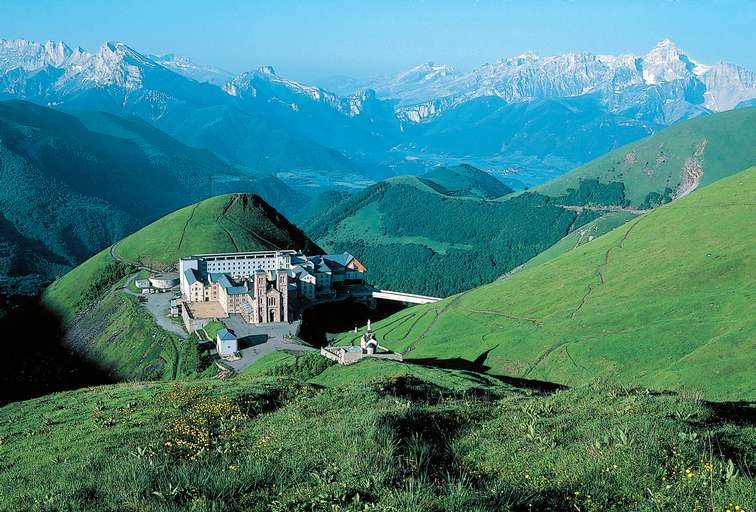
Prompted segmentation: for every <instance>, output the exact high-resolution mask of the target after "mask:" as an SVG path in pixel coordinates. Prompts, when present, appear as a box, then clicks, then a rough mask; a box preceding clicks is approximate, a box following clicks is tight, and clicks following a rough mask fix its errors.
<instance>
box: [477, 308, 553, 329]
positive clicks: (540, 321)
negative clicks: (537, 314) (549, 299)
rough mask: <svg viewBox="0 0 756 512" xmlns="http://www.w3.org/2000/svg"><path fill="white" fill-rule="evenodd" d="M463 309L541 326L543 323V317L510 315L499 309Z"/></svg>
mask: <svg viewBox="0 0 756 512" xmlns="http://www.w3.org/2000/svg"><path fill="white" fill-rule="evenodd" d="M465 311H469V312H470V313H478V314H481V315H495V316H501V317H504V318H506V319H507V320H521V321H523V322H530V323H532V324H533V325H535V326H536V327H541V326H542V325H543V319H542V318H530V317H527V316H515V315H510V314H508V313H502V312H501V311H491V310H488V309H465Z"/></svg>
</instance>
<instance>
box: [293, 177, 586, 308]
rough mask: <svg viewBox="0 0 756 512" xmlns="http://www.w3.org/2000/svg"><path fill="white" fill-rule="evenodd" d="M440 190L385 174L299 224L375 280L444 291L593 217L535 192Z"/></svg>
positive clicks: (508, 265)
mask: <svg viewBox="0 0 756 512" xmlns="http://www.w3.org/2000/svg"><path fill="white" fill-rule="evenodd" d="M431 185H433V186H431ZM439 190H444V191H446V189H444V188H443V187H440V186H439V185H437V184H436V183H435V182H432V181H430V180H424V179H423V177H422V176H421V177H419V178H417V177H399V178H391V179H389V180H386V181H383V182H380V183H378V184H377V185H374V186H371V187H368V188H367V189H365V190H363V191H361V192H358V193H356V194H353V195H351V196H348V197H346V198H345V199H343V200H341V201H339V202H337V203H335V204H330V205H327V207H326V208H325V210H324V212H323V213H322V214H321V215H320V216H317V217H314V218H312V219H310V220H309V221H307V222H304V223H303V228H304V229H305V231H306V232H307V233H308V234H309V236H310V237H311V238H313V239H314V240H316V241H317V242H318V243H319V244H320V245H322V246H323V247H324V248H326V249H328V250H332V251H338V252H340V251H344V250H346V251H349V252H351V253H352V254H354V255H355V256H356V257H357V258H358V259H359V260H360V261H361V262H362V263H363V264H365V266H366V267H367V268H368V275H369V280H370V282H371V283H372V284H374V285H376V286H378V287H381V288H389V289H392V290H397V291H403V292H414V293H421V294H425V295H434V296H447V295H450V294H452V293H455V292H459V291H462V290H465V289H468V288H472V287H475V286H479V285H481V284H484V283H487V282H490V281H492V280H494V279H496V278H497V277H498V276H500V275H501V274H504V273H505V272H508V271H509V270H511V269H513V268H515V267H516V266H518V265H520V264H521V263H524V262H525V261H527V260H528V259H530V258H532V257H534V256H535V255H537V254H538V253H540V252H541V251H544V250H545V249H547V248H548V247H550V246H551V245H552V244H554V243H555V242H557V241H558V240H559V239H561V238H562V237H564V236H565V235H567V234H568V233H569V232H570V231H571V230H573V229H575V228H576V227H577V226H580V225H581V224H583V223H585V222H588V221H590V220H593V219H594V218H596V217H597V216H599V213H596V212H593V211H589V210H586V211H583V212H580V213H578V212H576V211H572V210H568V209H566V208H562V207H560V206H558V205H557V204H555V203H554V202H553V201H550V200H549V198H548V197H546V196H543V195H539V194H531V193H525V194H520V195H518V196H516V197H513V198H512V199H510V200H507V201H489V200H485V199H480V198H478V197H455V196H450V195H447V194H445V193H441V192H439ZM501 190H503V189H501Z"/></svg>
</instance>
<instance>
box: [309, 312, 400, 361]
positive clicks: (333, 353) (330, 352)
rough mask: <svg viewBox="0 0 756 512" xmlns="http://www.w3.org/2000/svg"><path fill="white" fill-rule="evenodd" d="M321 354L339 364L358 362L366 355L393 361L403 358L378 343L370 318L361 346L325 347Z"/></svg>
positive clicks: (361, 339) (361, 338)
mask: <svg viewBox="0 0 756 512" xmlns="http://www.w3.org/2000/svg"><path fill="white" fill-rule="evenodd" d="M320 355H322V356H323V357H325V358H328V359H330V360H332V361H336V362H337V363H339V364H352V363H356V362H357V361H360V360H361V359H363V358H365V357H374V358H376V359H390V360H392V361H401V360H402V355H401V354H398V353H396V352H392V351H391V350H389V349H387V348H386V347H382V346H380V345H379V344H378V340H377V339H376V337H375V333H374V332H373V330H372V329H371V327H370V320H368V324H367V331H365V334H363V335H362V336H361V337H360V346H359V347H358V346H356V345H351V346H348V347H323V348H321V349H320Z"/></svg>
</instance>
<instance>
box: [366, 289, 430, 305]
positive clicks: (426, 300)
mask: <svg viewBox="0 0 756 512" xmlns="http://www.w3.org/2000/svg"><path fill="white" fill-rule="evenodd" d="M373 298H374V299H383V300H393V301H395V302H407V303H409V304H431V303H433V302H438V301H440V300H441V299H440V298H439V297H429V296H427V295H417V294H414V293H402V292H393V291H391V290H373Z"/></svg>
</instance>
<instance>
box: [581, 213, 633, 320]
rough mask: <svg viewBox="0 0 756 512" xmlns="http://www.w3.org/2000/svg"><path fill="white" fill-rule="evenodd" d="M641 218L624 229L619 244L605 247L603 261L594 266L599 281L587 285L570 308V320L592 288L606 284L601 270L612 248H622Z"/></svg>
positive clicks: (586, 299) (591, 291)
mask: <svg viewBox="0 0 756 512" xmlns="http://www.w3.org/2000/svg"><path fill="white" fill-rule="evenodd" d="M642 219H643V217H640V218H639V219H637V220H636V221H635V222H633V223H632V224H631V225H630V227H629V228H628V229H627V231H625V234H624V235H623V237H622V239H621V240H620V242H619V244H617V245H613V246H611V247H610V248H609V249H607V251H606V253H605V254H604V261H603V263H601V264H600V265H599V266H598V267H597V268H596V274H597V275H598V278H599V283H598V284H595V283H593V284H589V285H588V288H587V290H586V292H585V294H584V295H583V298H582V299H580V303H579V304H578V305H577V307H576V308H575V309H574V310H572V312H571V313H570V319H571V320H574V319H575V316H576V315H577V314H578V312H579V311H580V310H581V309H583V306H585V304H586V303H587V302H588V298H589V297H590V296H591V294H592V293H593V290H594V289H595V288H596V287H597V286H601V285H604V284H606V278H605V277H604V272H603V269H604V268H606V266H607V265H609V261H610V256H611V253H612V251H613V250H614V249H622V248H623V247H624V246H625V240H627V238H628V237H629V236H630V233H631V232H632V231H633V229H635V226H637V225H638V224H639V223H640V221H641V220H642Z"/></svg>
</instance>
